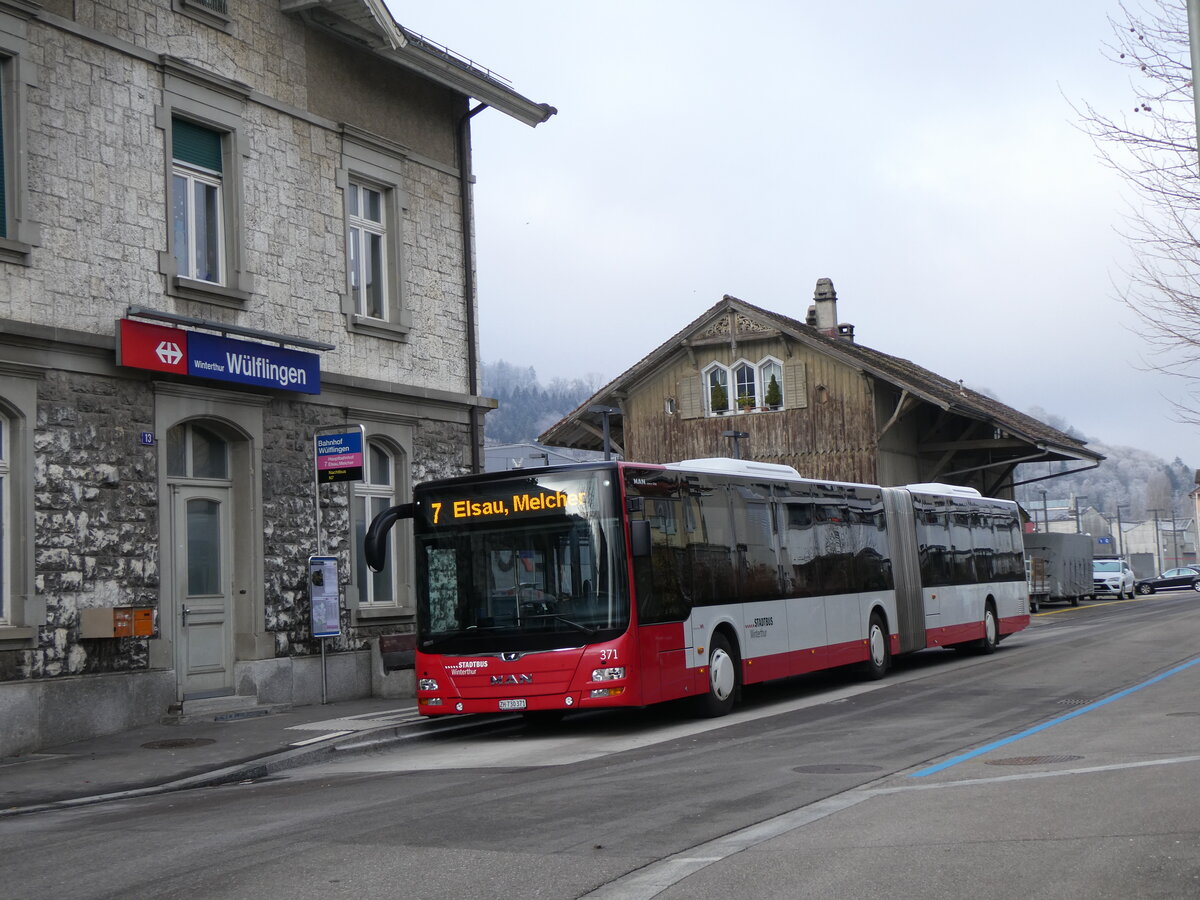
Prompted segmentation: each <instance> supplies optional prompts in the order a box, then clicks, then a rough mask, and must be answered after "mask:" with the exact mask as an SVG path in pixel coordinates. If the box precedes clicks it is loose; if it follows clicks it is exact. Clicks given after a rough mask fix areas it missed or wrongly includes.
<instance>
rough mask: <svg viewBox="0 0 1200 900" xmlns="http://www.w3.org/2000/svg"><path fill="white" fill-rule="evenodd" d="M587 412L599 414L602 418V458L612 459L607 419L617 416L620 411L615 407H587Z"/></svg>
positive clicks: (610, 437) (610, 434) (610, 435)
mask: <svg viewBox="0 0 1200 900" xmlns="http://www.w3.org/2000/svg"><path fill="white" fill-rule="evenodd" d="M588 412H594V413H600V415H601V416H602V417H603V418H604V458H605V460H609V459H612V433H611V432H610V431H609V428H608V417H609V416H614V415H616V416H619V415H620V414H621V411H620V410H619V409H617V408H616V407H615V406H589V407H588Z"/></svg>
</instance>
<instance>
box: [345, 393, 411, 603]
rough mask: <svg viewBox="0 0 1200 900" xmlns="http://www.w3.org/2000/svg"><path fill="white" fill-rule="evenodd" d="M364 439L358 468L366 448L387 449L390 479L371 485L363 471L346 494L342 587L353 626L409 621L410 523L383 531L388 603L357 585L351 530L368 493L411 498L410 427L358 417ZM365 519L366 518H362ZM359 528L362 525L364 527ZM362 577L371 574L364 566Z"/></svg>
mask: <svg viewBox="0 0 1200 900" xmlns="http://www.w3.org/2000/svg"><path fill="white" fill-rule="evenodd" d="M363 424H364V427H365V428H366V442H365V446H364V450H365V451H366V452H365V453H364V457H365V458H364V460H363V462H364V468H369V467H370V465H371V462H370V459H371V448H372V447H378V448H379V449H380V450H383V451H384V452H386V453H387V454H389V456H390V459H391V484H390V485H389V486H386V487H385V486H383V485H371V484H369V483H368V480H367V479H368V478H370V477H371V474H370V472H369V471H364V472H363V476H364V477H363V480H362V481H356V482H354V484H353V493H352V496H351V513H350V519H351V531H352V533H353V538H352V541H351V548H350V552H351V553H352V554H354V555H355V560H354V561H352V562H351V565H350V583H349V584H348V585H347V586H346V600H347V605H348V606H349V607H350V610H351V616H352V620H353V621H354V622H355V623H356V624H359V625H378V624H384V623H397V624H404V623H408V622H411V621H412V617H413V616H414V615H415V613H416V604H415V601H414V597H413V583H412V581H413V571H414V560H413V554H414V552H415V551H414V549H413V540H412V534H413V528H412V521H411V520H410V519H401V520H399V521H398V522H396V523H395V525H393V526H392V531H391V534H389V536H388V537H389V542H390V546H389V547H388V553H389V559H390V560H391V561H392V597H393V598H394V602H390V603H380V602H378V601H376V600H374V599H373V598H372V597H371V594H370V591H371V588H370V587H369V586H367V585H363V584H360V582H361V581H362V577H361V576H362V572H363V570H364V569H365V567H360V566H359V565H358V564H357V563H356V561H357V560H361V559H362V542H361V539H360V538H359V536H358V534H357V533H356V531H357V529H356V527H355V524H354V523H355V520H356V518H357V516H358V515H359V513H360V510H361V511H362V512H364V513H368V514H369V512H370V502H371V499H374V498H381V497H382V498H386V499H387V501H388V502H389V505H390V504H396V503H403V502H406V501H408V500H411V499H412V473H411V471H410V470H409V466H410V462H409V461H410V460H411V459H412V445H413V427H412V426H411V425H408V424H401V423H398V422H389V421H374V422H372V421H371V420H370V417H369V416H366V417H364V420H363ZM365 524H366V525H369V524H370V518H367V519H366V521H365ZM364 531H365V528H364ZM366 571H367V576H368V578H370V577H372V573H370V570H366Z"/></svg>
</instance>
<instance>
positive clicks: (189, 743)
mask: <svg viewBox="0 0 1200 900" xmlns="http://www.w3.org/2000/svg"><path fill="white" fill-rule="evenodd" d="M215 743H216V741H215V740H214V739H213V738H168V739H167V740H165V741H149V742H148V743H145V744H142V749H143V750H187V749H188V748H189V747H203V746H205V745H206V744H215Z"/></svg>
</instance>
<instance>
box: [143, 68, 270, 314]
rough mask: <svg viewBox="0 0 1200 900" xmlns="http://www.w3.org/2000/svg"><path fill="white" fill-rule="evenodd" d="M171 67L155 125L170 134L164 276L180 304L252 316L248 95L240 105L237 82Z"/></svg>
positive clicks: (165, 136) (165, 135) (161, 256)
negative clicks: (245, 185)
mask: <svg viewBox="0 0 1200 900" xmlns="http://www.w3.org/2000/svg"><path fill="white" fill-rule="evenodd" d="M163 66H164V68H165V72H164V76H163V81H164V90H163V101H164V102H163V105H162V106H160V107H158V108H157V109H156V110H155V120H154V123H155V125H156V126H157V127H158V128H160V129H161V130H162V131H163V149H164V159H165V171H166V173H167V179H168V189H169V190H168V198H167V209H166V218H167V246H166V248H164V249H163V250H162V252H160V253H159V257H158V268H159V271H160V272H161V273H162V274H163V275H164V276H165V278H166V291H167V293H168V294H170V295H171V296H173V297H182V298H184V299H187V300H199V301H203V302H205V303H213V304H216V305H218V306H225V307H229V308H231V309H244V308H245V305H246V303H247V302H249V300H250V298H251V297H252V296H253V290H254V279H253V277H252V276H251V275H250V273H249V271H247V266H246V237H245V226H244V223H243V221H242V216H241V215H240V210H241V205H242V174H243V172H242V168H243V166H244V164H245V159H246V157H247V155H248V154H247V153H246V147H245V140H244V137H243V136H242V135H243V133H244V130H245V127H244V124H243V121H242V107H243V105H244V103H245V99H246V95H245V94H242V95H241V96H240V97H239V93H238V92H239V91H241V90H242V86H240V85H238V84H236V83H235V82H226V81H222V80H221V79H220V78H218V77H217V76H200V75H199V74H198V73H197V72H195V71H194V70H193V69H191V68H190V67H187V66H186V65H185V64H183V63H180V62H178V61H177V60H174V59H173V58H169V57H168V58H164V61H163ZM209 80H211V84H208V83H207V81H209ZM239 101H240V102H239Z"/></svg>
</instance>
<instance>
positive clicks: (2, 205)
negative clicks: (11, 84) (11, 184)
mask: <svg viewBox="0 0 1200 900" xmlns="http://www.w3.org/2000/svg"><path fill="white" fill-rule="evenodd" d="M3 62H4V60H3V59H0V63H3ZM5 88H6V85H5V83H4V66H3V65H0V238H6V237H8V200H7V198H6V196H5V194H4V181H5V178H4V176H5V174H6V173H7V171H8V170H7V169H6V168H5V167H4V115H5V113H4V91H5Z"/></svg>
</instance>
